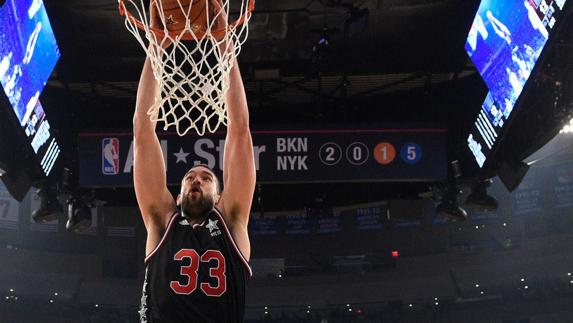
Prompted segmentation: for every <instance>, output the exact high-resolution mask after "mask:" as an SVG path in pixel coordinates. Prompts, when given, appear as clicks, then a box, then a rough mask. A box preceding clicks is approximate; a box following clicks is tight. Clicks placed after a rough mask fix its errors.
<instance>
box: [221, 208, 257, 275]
mask: <svg viewBox="0 0 573 323" xmlns="http://www.w3.org/2000/svg"><path fill="white" fill-rule="evenodd" d="M213 210H215V214H217V216H218V217H219V220H220V221H221V223H223V228H224V229H225V230H223V231H225V233H226V234H227V238H229V240H230V241H231V244H232V245H233V249H235V251H236V252H237V254H238V255H239V258H241V260H242V261H243V264H244V265H245V267H246V268H247V271H248V272H249V277H252V276H253V270H252V269H251V266H249V262H248V261H247V258H245V256H244V255H243V253H242V252H241V250H240V249H239V247H237V244H236V243H235V239H233V236H232V235H231V232H230V231H229V228H227V222H225V218H224V217H223V213H222V212H221V211H219V209H218V208H216V207H215V208H213Z"/></svg>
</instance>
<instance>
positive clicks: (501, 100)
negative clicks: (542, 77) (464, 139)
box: [465, 0, 567, 167]
mask: <svg viewBox="0 0 573 323" xmlns="http://www.w3.org/2000/svg"><path fill="white" fill-rule="evenodd" d="M566 1H567V0H497V1H496V0H483V1H482V2H481V3H480V6H479V8H478V12H477V14H476V16H475V18H474V21H473V24H472V27H471V29H470V32H469V34H468V38H467V41H466V44H465V49H466V51H467V53H468V55H469V56H470V58H471V59H472V61H473V63H474V65H475V66H476V68H477V70H478V71H479V73H480V75H481V76H482V78H483V80H484V82H485V83H486V85H487V87H488V89H489V93H488V95H487V97H486V99H485V101H484V103H483V105H482V109H481V111H480V114H479V116H478V118H477V120H476V123H475V125H474V129H473V131H472V132H471V135H470V136H469V138H468V145H469V147H470V149H471V150H472V152H473V153H474V155H475V157H476V159H477V161H478V164H479V166H480V167H482V166H483V164H484V163H485V159H486V156H487V154H488V153H489V151H490V150H491V149H492V147H493V145H494V144H495V142H496V140H497V138H498V137H499V136H500V134H501V131H502V129H503V127H504V125H505V124H506V123H507V120H508V119H509V117H510V116H511V114H512V112H513V110H514V107H515V105H516V102H517V100H518V98H519V96H520V95H521V92H522V91H523V88H524V87H525V84H526V82H527V80H528V79H529V76H530V75H531V73H532V71H533V69H534V67H535V64H536V63H537V61H538V59H539V56H540V55H541V52H542V51H543V48H544V47H545V44H546V43H547V41H548V39H549V35H550V33H551V30H552V29H553V28H554V27H555V25H556V23H557V21H558V19H559V17H560V15H561V13H562V11H563V7H564V6H565V3H566ZM478 146H479V147H478ZM478 148H479V151H478Z"/></svg>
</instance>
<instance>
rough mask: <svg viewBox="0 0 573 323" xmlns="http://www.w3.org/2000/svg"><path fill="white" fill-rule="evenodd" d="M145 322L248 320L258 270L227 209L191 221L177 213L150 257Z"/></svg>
mask: <svg viewBox="0 0 573 323" xmlns="http://www.w3.org/2000/svg"><path fill="white" fill-rule="evenodd" d="M145 263H146V268H145V281H144V283H143V296H142V298H141V309H140V312H139V313H140V318H141V322H142V323H143V322H145V323H157V322H170V323H171V322H172V323H184V322H225V323H231V322H242V321H243V315H244V309H245V284H246V279H247V277H250V276H251V275H252V271H251V269H250V267H249V265H248V263H247V261H246V259H245V258H244V257H243V255H242V254H241V252H240V251H239V248H238V247H237V245H236V244H235V242H234V241H233V238H232V236H231V233H230V231H229V229H228V227H227V224H226V223H225V220H224V218H223V216H222V214H221V212H220V211H219V210H217V209H214V210H213V211H211V212H210V213H209V215H208V216H207V219H206V220H205V221H204V223H202V224H195V225H191V224H190V223H189V222H188V221H187V220H186V219H185V218H183V217H182V216H181V214H180V213H179V212H175V213H174V214H173V215H172V217H171V220H170V221H169V224H168V225H167V229H166V230H165V233H164V234H163V237H162V239H161V241H160V242H159V244H158V245H157V247H155V249H154V250H153V251H152V252H151V253H149V255H147V257H146V258H145Z"/></svg>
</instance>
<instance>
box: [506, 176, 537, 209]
mask: <svg viewBox="0 0 573 323" xmlns="http://www.w3.org/2000/svg"><path fill="white" fill-rule="evenodd" d="M539 175H540V174H539V169H537V168H531V169H530V170H529V172H528V173H527V175H525V177H524V178H523V181H522V182H521V184H519V186H518V187H517V189H516V190H515V191H514V192H513V194H512V196H513V215H525V214H536V213H539V212H541V189H540V183H539V182H540V179H541V178H540V176H539Z"/></svg>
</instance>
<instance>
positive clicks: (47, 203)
mask: <svg viewBox="0 0 573 323" xmlns="http://www.w3.org/2000/svg"><path fill="white" fill-rule="evenodd" d="M37 194H38V196H39V197H40V208H38V209H37V210H35V211H34V212H32V219H34V222H36V223H46V222H52V221H54V220H57V219H58V218H59V217H60V215H62V214H63V213H64V209H63V208H62V205H61V204H60V202H59V201H58V197H57V195H58V190H57V188H56V186H55V185H53V184H50V183H44V184H43V185H42V186H41V187H40V188H39V189H38V192H37Z"/></svg>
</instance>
